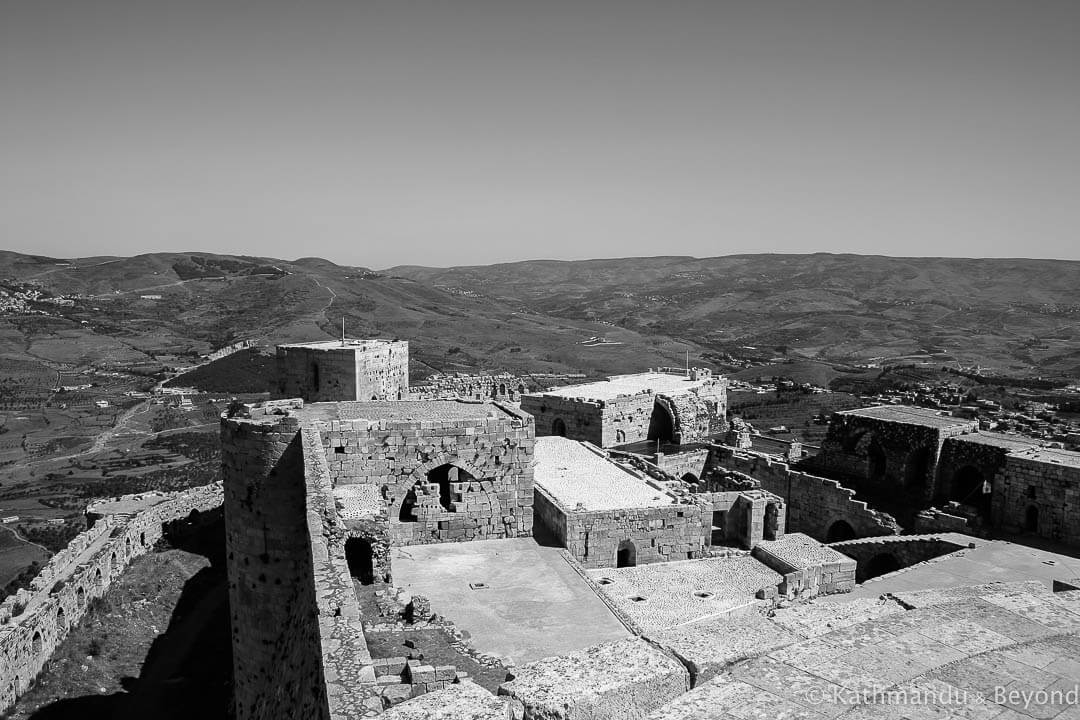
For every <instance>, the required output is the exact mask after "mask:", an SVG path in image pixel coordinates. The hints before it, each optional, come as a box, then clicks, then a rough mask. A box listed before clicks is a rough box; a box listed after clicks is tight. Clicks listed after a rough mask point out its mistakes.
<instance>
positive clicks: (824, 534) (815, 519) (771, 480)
mask: <svg viewBox="0 0 1080 720" xmlns="http://www.w3.org/2000/svg"><path fill="white" fill-rule="evenodd" d="M715 449H716V452H715V453H714V457H715V459H716V462H718V463H719V464H720V465H721V466H722V467H724V468H726V469H728V470H734V471H736V472H738V473H742V474H744V475H748V476H750V477H752V478H753V479H754V480H756V481H757V482H758V483H759V484H760V487H761V488H762V489H763V490H767V491H769V492H771V493H773V494H775V495H779V496H780V497H782V498H784V499H785V500H786V502H787V529H788V530H789V531H794V532H803V533H806V534H807V535H809V536H811V537H813V538H815V539H816V540H820V541H822V542H827V541H828V540H830V533H835V532H836V528H837V527H839V526H837V523H841V522H842V523H845V524H846V525H847V526H848V527H849V528H850V529H851V530H852V531H853V532H854V534H855V536H856V537H862V536H868V535H892V534H897V533H899V532H900V526H899V525H897V523H896V520H895V519H893V518H892V516H890V515H888V514H886V513H882V512H878V511H876V510H873V509H871V508H870V507H868V506H867V504H866V503H865V502H863V501H861V500H856V499H855V491H854V490H851V489H849V488H846V487H843V486H842V485H840V483H839V482H837V481H836V480H829V479H826V478H822V477H817V476H815V475H810V474H809V473H805V472H799V471H795V470H792V469H791V467H790V466H789V465H788V464H787V463H784V462H779V461H777V460H775V459H772V458H770V457H767V456H763V455H755V454H751V453H745V452H736V451H734V450H733V449H732V448H723V447H720V446H718V447H717V448H715ZM831 539H834V540H835V539H838V538H836V537H835V535H834V537H833V538H831Z"/></svg>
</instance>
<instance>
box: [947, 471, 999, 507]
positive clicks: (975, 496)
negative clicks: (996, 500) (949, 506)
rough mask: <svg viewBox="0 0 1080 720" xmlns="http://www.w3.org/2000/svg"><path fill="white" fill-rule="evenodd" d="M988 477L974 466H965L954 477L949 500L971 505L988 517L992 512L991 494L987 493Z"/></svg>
mask: <svg viewBox="0 0 1080 720" xmlns="http://www.w3.org/2000/svg"><path fill="white" fill-rule="evenodd" d="M987 489H988V483H987V481H986V476H984V475H983V474H982V471H981V470H979V468H977V467H975V466H974V465H965V466H964V467H962V468H960V470H958V471H957V472H956V474H955V475H953V480H952V484H951V487H950V489H949V500H955V501H956V502H958V503H960V504H961V505H970V506H971V507H974V508H976V509H977V510H978V511H979V513H980V514H981V515H982V516H983V517H986V516H987V515H988V514H989V511H990V493H989V492H987Z"/></svg>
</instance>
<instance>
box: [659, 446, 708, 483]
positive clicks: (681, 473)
mask: <svg viewBox="0 0 1080 720" xmlns="http://www.w3.org/2000/svg"><path fill="white" fill-rule="evenodd" d="M708 461H709V449H708V448H700V449H697V450H688V451H686V452H678V453H656V466H657V467H658V468H660V469H661V470H663V471H664V472H666V473H668V474H670V475H674V476H675V477H677V478H683V477H685V476H686V475H687V474H689V475H693V476H694V480H700V479H701V476H702V475H703V474H704V472H705V468H706V467H707V466H708Z"/></svg>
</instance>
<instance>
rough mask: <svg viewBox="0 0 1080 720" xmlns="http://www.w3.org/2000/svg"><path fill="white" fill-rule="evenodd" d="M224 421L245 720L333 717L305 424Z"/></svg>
mask: <svg viewBox="0 0 1080 720" xmlns="http://www.w3.org/2000/svg"><path fill="white" fill-rule="evenodd" d="M272 412H273V410H272V409H266V410H263V411H262V414H260V416H258V417H256V418H255V419H248V418H232V419H223V420H222V425H221V461H222V463H221V464H222V479H223V481H224V491H225V542H226V551H227V558H228V575H229V608H230V612H231V625H232V636H233V638H232V640H233V688H234V697H235V703H236V706H235V707H236V717H237V720H254V719H258V718H271V717H304V718H316V719H318V718H328V717H329V706H328V699H327V695H326V686H325V681H324V677H323V668H322V646H321V642H320V631H319V617H318V612H319V609H318V604H317V602H316V598H315V587H314V582H313V577H314V567H313V557H312V553H313V545H312V541H311V537H310V536H309V513H310V509H309V507H308V502H307V487H306V482H305V458H304V453H303V450H302V446H301V438H300V435H299V432H300V422H299V421H298V420H297V419H296V418H292V417H288V416H286V415H273V414H272Z"/></svg>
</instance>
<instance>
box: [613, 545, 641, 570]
mask: <svg viewBox="0 0 1080 720" xmlns="http://www.w3.org/2000/svg"><path fill="white" fill-rule="evenodd" d="M635 565H637V548H636V547H634V543H632V542H630V541H629V540H623V541H622V542H621V543H619V549H618V550H617V551H616V552H615V567H617V568H621V567H634V566H635Z"/></svg>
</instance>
